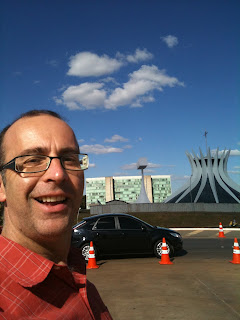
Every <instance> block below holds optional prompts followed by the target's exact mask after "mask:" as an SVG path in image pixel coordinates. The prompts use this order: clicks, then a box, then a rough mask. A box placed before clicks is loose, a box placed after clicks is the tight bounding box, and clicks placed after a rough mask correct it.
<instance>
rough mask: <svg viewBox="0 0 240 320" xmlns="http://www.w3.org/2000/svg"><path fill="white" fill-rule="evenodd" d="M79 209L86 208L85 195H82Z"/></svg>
mask: <svg viewBox="0 0 240 320" xmlns="http://www.w3.org/2000/svg"><path fill="white" fill-rule="evenodd" d="M80 207H81V209H86V195H84V196H83V197H82V203H81V205H80Z"/></svg>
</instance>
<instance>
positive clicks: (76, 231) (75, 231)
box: [73, 229, 81, 234]
mask: <svg viewBox="0 0 240 320" xmlns="http://www.w3.org/2000/svg"><path fill="white" fill-rule="evenodd" d="M73 232H74V233H76V234H79V233H81V231H80V230H78V229H74V230H73Z"/></svg>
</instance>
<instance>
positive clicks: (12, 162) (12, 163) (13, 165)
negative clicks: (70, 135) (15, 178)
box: [0, 153, 89, 173]
mask: <svg viewBox="0 0 240 320" xmlns="http://www.w3.org/2000/svg"><path fill="white" fill-rule="evenodd" d="M73 154H75V155H78V156H87V160H88V161H87V167H86V168H84V169H79V170H78V169H68V168H65V167H64V164H63V162H62V158H63V157H66V154H65V155H63V156H60V157H50V156H45V155H42V154H24V155H22V156H17V157H15V158H13V159H12V160H10V161H9V162H7V163H5V164H4V165H3V166H1V167H0V172H1V171H3V170H5V169H10V170H13V171H15V172H17V173H38V172H44V171H47V170H48V168H49V167H50V165H51V162H52V160H53V159H59V160H60V163H61V166H62V167H63V169H64V170H68V171H84V170H87V169H88V164H89V157H88V154H87V153H73ZM29 156H40V157H46V158H49V162H48V164H47V168H46V169H44V170H39V171H18V170H17V169H16V159H18V158H23V157H29Z"/></svg>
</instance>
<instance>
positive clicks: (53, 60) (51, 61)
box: [46, 59, 58, 68]
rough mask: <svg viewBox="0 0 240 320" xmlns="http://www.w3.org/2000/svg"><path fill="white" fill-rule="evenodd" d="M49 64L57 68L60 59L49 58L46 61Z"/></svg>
mask: <svg viewBox="0 0 240 320" xmlns="http://www.w3.org/2000/svg"><path fill="white" fill-rule="evenodd" d="M46 63H47V64H48V65H50V66H52V67H54V68H56V67H57V66H58V61H57V60H55V59H52V60H47V62H46Z"/></svg>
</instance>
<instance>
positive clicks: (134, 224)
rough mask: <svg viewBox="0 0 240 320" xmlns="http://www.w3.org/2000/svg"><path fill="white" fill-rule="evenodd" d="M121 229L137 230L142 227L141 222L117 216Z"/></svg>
mask: <svg viewBox="0 0 240 320" xmlns="http://www.w3.org/2000/svg"><path fill="white" fill-rule="evenodd" d="M118 219H119V224H120V228H121V229H135V230H139V229H141V228H142V224H141V223H140V222H138V221H136V220H134V219H130V218H126V217H118Z"/></svg>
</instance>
